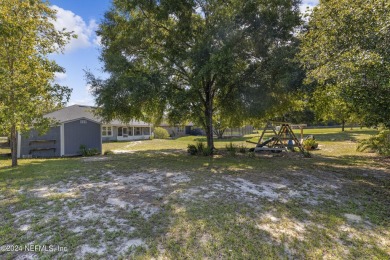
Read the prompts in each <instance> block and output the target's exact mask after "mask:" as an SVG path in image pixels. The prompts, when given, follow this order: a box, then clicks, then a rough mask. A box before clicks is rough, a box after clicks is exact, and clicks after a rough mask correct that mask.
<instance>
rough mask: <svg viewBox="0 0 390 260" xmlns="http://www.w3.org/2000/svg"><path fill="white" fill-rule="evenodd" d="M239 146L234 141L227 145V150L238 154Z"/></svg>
mask: <svg viewBox="0 0 390 260" xmlns="http://www.w3.org/2000/svg"><path fill="white" fill-rule="evenodd" d="M237 149H238V148H237V146H236V145H234V144H233V143H232V142H230V144H228V145H226V150H227V151H228V152H229V153H230V154H231V155H236V153H237Z"/></svg>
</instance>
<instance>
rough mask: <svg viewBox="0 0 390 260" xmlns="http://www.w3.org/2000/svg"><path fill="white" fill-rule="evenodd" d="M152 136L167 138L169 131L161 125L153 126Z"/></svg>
mask: <svg viewBox="0 0 390 260" xmlns="http://www.w3.org/2000/svg"><path fill="white" fill-rule="evenodd" d="M153 133H154V138H155V139H167V138H169V133H168V131H167V130H166V129H164V128H162V127H156V128H154V132H153Z"/></svg>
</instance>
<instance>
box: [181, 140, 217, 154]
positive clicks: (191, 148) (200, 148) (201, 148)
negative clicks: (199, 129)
mask: <svg viewBox="0 0 390 260" xmlns="http://www.w3.org/2000/svg"><path fill="white" fill-rule="evenodd" d="M187 152H188V153H189V154H191V155H203V156H210V155H212V154H213V152H212V150H211V149H210V148H209V147H207V146H206V145H205V143H204V142H197V143H196V144H195V145H194V144H188V146H187Z"/></svg>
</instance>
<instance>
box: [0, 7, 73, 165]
mask: <svg viewBox="0 0 390 260" xmlns="http://www.w3.org/2000/svg"><path fill="white" fill-rule="evenodd" d="M54 19H55V11H54V10H52V9H51V8H50V7H49V5H48V3H47V2H42V1H39V0H29V1H23V0H1V5H0V128H1V129H0V130H1V131H0V132H2V133H3V134H7V135H8V136H9V138H10V142H11V154H12V166H16V165H17V151H16V150H17V133H23V132H27V131H28V130H29V129H30V128H31V127H34V128H36V129H40V130H43V129H45V128H46V129H47V127H48V126H49V123H51V122H50V121H49V120H47V119H45V118H44V117H43V115H44V114H45V113H47V112H48V111H49V110H51V109H55V108H56V107H58V106H62V105H63V102H64V101H65V100H67V98H68V97H69V94H70V89H68V88H66V87H63V86H60V85H58V84H54V73H55V72H58V71H63V69H62V68H61V67H59V66H58V65H57V64H56V63H55V62H54V61H51V60H49V59H48V54H50V53H53V52H56V51H59V50H61V48H62V47H63V46H64V45H65V44H66V42H67V40H68V39H69V37H71V34H70V33H68V32H64V31H57V30H56V29H55V28H54V26H53V24H52V21H53V20H54Z"/></svg>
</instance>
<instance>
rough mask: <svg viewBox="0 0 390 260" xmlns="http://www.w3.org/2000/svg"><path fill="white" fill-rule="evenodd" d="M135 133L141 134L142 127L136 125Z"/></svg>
mask: <svg viewBox="0 0 390 260" xmlns="http://www.w3.org/2000/svg"><path fill="white" fill-rule="evenodd" d="M134 135H141V127H134Z"/></svg>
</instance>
